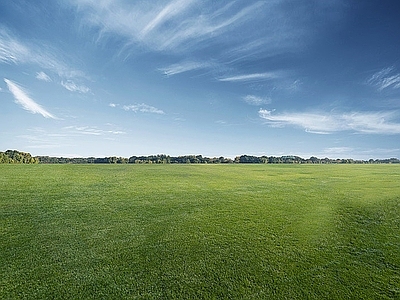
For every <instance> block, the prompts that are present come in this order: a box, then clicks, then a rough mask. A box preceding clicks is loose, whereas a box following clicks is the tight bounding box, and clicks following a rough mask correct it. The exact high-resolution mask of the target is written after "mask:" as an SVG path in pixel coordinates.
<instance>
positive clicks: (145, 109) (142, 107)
mask: <svg viewBox="0 0 400 300" xmlns="http://www.w3.org/2000/svg"><path fill="white" fill-rule="evenodd" d="M109 106H110V107H113V108H115V107H120V108H122V109H123V110H125V111H133V112H135V113H137V112H141V113H150V114H159V115H164V114H165V112H164V111H163V110H161V109H158V108H157V107H154V106H151V105H147V104H145V103H141V104H130V105H122V106H121V105H119V104H117V103H110V104H109Z"/></svg>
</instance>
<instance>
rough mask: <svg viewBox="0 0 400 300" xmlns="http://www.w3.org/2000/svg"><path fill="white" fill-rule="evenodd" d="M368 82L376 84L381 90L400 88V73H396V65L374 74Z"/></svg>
mask: <svg viewBox="0 0 400 300" xmlns="http://www.w3.org/2000/svg"><path fill="white" fill-rule="evenodd" d="M367 83H369V84H370V85H373V86H375V87H376V88H377V89H378V90H379V91H382V90H384V89H388V88H392V89H399V88H400V73H396V72H395V69H394V67H389V68H384V69H382V70H380V71H378V72H376V73H375V74H373V75H372V76H371V77H370V78H369V79H368V80H367Z"/></svg>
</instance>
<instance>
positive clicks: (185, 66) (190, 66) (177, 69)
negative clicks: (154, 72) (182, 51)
mask: <svg viewBox="0 0 400 300" xmlns="http://www.w3.org/2000/svg"><path fill="white" fill-rule="evenodd" d="M212 65H213V64H212V63H208V62H194V61H186V62H181V63H178V64H172V65H170V66H169V67H166V68H161V69H159V70H160V71H161V72H163V73H164V74H165V75H166V76H172V75H176V74H180V73H184V72H188V71H193V70H199V69H205V68H209V67H211V66H212Z"/></svg>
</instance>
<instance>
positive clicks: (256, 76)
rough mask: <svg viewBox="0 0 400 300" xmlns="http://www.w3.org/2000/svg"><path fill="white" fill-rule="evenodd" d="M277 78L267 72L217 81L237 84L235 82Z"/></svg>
mask: <svg viewBox="0 0 400 300" xmlns="http://www.w3.org/2000/svg"><path fill="white" fill-rule="evenodd" d="M278 77H279V76H278V75H277V74H276V73H272V72H267V73H255V74H246V75H237V76H231V77H222V78H219V79H218V80H219V81H230V82H237V81H262V80H269V79H275V78H278Z"/></svg>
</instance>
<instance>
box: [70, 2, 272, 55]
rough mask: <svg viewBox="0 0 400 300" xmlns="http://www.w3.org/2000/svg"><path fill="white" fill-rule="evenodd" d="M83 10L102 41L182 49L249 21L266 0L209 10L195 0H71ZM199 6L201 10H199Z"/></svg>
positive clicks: (173, 49) (152, 48)
mask: <svg viewBox="0 0 400 300" xmlns="http://www.w3.org/2000/svg"><path fill="white" fill-rule="evenodd" d="M70 2H71V3H73V4H75V5H76V6H77V7H78V9H79V10H80V11H81V12H83V16H84V20H85V21H86V24H89V26H93V27H96V28H97V29H98V30H99V34H100V35H99V40H101V39H102V38H106V37H107V35H108V34H112V35H115V34H117V35H118V36H120V37H123V38H124V39H126V44H127V45H129V44H132V43H140V44H144V45H146V46H147V47H149V48H150V49H151V50H155V51H165V50H170V51H177V52H180V51H182V50H183V49H185V48H187V47H193V48H192V49H194V48H196V47H197V46H199V45H200V44H202V45H203V43H202V42H203V41H204V40H207V39H210V38H215V37H216V36H218V35H221V34H223V33H225V32H226V31H229V30H232V29H233V27H234V25H236V24H238V25H239V24H240V22H245V21H250V20H251V19H252V17H254V14H255V13H256V12H257V11H259V9H260V7H262V6H263V5H265V3H264V2H261V1H260V2H257V3H254V4H252V5H249V6H247V7H244V8H241V7H240V5H236V6H239V7H236V6H235V5H233V3H228V4H226V5H225V6H223V7H220V8H218V7H216V10H215V11H213V12H212V13H209V12H208V11H209V10H208V9H206V8H205V9H202V7H201V5H199V3H198V2H196V1H193V0H191V1H189V0H175V1H171V2H169V3H167V4H165V2H163V1H160V2H155V3H156V4H154V2H152V3H151V4H149V3H146V2H143V3H135V4H134V5H129V4H125V3H122V2H121V1H107V2H104V1H103V2H101V1H93V0H81V1H77V0H71V1H70ZM198 9H200V11H199V10H198Z"/></svg>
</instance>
